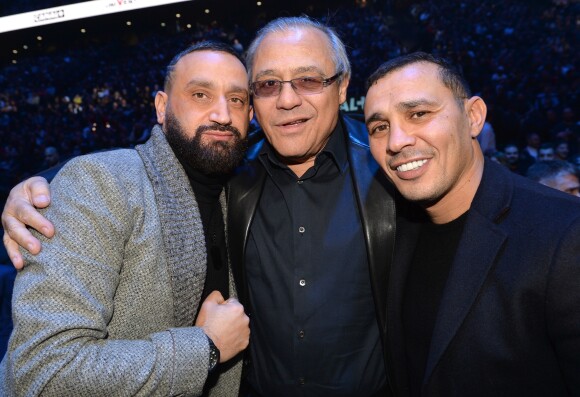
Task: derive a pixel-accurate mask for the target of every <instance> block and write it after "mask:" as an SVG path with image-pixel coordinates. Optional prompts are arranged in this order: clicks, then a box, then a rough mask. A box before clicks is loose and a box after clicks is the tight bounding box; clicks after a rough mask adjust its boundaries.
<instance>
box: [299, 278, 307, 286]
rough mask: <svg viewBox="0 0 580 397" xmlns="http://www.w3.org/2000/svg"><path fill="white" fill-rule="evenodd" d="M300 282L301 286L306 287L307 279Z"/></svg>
mask: <svg viewBox="0 0 580 397" xmlns="http://www.w3.org/2000/svg"><path fill="white" fill-rule="evenodd" d="M299 284H300V286H301V287H304V286H305V285H306V280H304V279H302V280H300V282H299Z"/></svg>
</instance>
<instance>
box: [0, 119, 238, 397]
mask: <svg viewBox="0 0 580 397" xmlns="http://www.w3.org/2000/svg"><path fill="white" fill-rule="evenodd" d="M51 189H52V195H53V199H52V205H51V206H50V208H49V209H48V210H47V211H46V212H45V214H46V216H47V217H48V218H49V219H50V220H51V221H52V222H53V223H54V224H55V227H56V230H57V234H56V236H55V237H54V238H53V239H51V240H47V239H42V238H41V241H42V244H43V249H42V252H41V253H40V254H39V255H38V256H31V255H27V257H26V260H27V266H26V267H25V269H24V270H23V271H21V272H20V273H19V274H18V276H17V278H16V283H15V286H14V295H13V302H12V303H13V320H14V331H13V333H12V336H11V338H10V342H9V347H8V353H7V354H6V356H5V358H4V360H3V361H2V364H1V365H0V384H1V385H2V386H0V389H1V391H2V393H3V394H2V395H22V396H34V395H40V394H42V395H45V396H91V397H93V396H107V397H111V396H174V395H184V396H197V395H201V394H202V393H203V388H204V384H205V382H206V378H207V367H208V362H209V357H208V355H209V346H208V341H207V338H206V336H205V334H204V333H203V331H202V330H201V329H200V328H198V327H194V326H192V325H193V324H194V321H195V316H196V313H197V309H198V307H199V303H200V295H201V293H202V290H203V286H204V281H205V274H206V250H205V240H204V234H203V229H202V223H201V218H200V215H199V209H198V206H197V203H196V201H195V197H194V195H193V191H192V189H191V186H190V184H189V181H188V178H187V176H186V174H185V172H184V170H183V168H182V167H181V165H180V164H179V162H178V161H177V159H176V157H175V155H174V154H173V152H172V150H171V149H170V147H169V145H168V144H167V141H166V140H165V136H164V134H163V132H162V131H161V128H160V127H159V126H156V127H155V128H154V129H153V132H152V136H151V138H150V139H149V141H148V142H147V143H145V144H144V145H140V146H138V147H137V148H136V150H131V149H122V150H115V151H110V152H103V153H98V154H91V155H88V156H82V157H79V158H77V159H74V160H72V161H70V162H69V163H68V164H67V165H66V166H65V167H64V168H63V169H62V170H61V171H60V173H59V174H58V175H57V176H56V178H55V179H54V181H53V182H52V185H51ZM221 199H222V206H224V208H223V210H224V211H223V212H224V214H225V213H226V211H225V200H224V195H223V194H222V197H221ZM231 280H232V278H231V277H230V290H231V295H232V296H235V292H234V287H233V283H232V282H231ZM218 368H219V367H218ZM222 370H223V372H222V373H221V374H220V375H219V379H218V381H217V383H216V384H215V385H213V387H211V388H209V387H208V388H209V389H211V390H210V391H209V394H210V395H217V396H237V392H238V388H239V381H240V373H241V363H239V362H238V363H237V364H235V365H228V366H227V368H222Z"/></svg>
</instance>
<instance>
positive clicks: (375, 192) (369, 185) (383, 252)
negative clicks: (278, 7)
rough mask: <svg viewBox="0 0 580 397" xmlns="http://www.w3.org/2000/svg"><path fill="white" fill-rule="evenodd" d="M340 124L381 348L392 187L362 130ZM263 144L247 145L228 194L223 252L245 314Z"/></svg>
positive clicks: (350, 123) (349, 120)
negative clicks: (245, 157) (247, 258)
mask: <svg viewBox="0 0 580 397" xmlns="http://www.w3.org/2000/svg"><path fill="white" fill-rule="evenodd" d="M341 119H342V121H343V122H344V127H345V128H344V130H345V132H346V134H345V135H347V136H345V139H346V141H347V152H348V161H349V164H350V167H351V172H352V179H353V181H352V182H353V185H354V192H355V195H356V200H357V204H358V208H359V213H360V217H361V219H362V226H363V231H364V238H365V243H366V249H367V254H368V262H369V273H370V277H371V285H372V289H373V297H374V301H375V308H376V311H377V319H378V323H379V326H380V334H381V339H382V343H383V346H386V344H385V341H386V323H387V318H386V316H387V311H386V308H387V302H386V299H387V284H388V277H389V272H390V268H391V261H392V255H393V248H394V243H395V201H394V198H393V197H394V194H395V193H394V187H393V186H392V185H391V184H390V183H389V181H388V180H387V179H386V177H385V176H384V174H383V173H382V172H381V170H380V168H379V166H378V164H377V163H376V161H375V160H374V159H373V157H372V156H371V153H370V150H369V144H368V134H367V130H366V127H365V125H364V124H363V123H361V122H360V121H356V120H354V119H352V118H350V117H347V116H344V115H341ZM263 144H264V139H260V140H259V141H258V142H256V143H255V144H254V145H252V147H251V148H250V150H249V151H248V158H249V161H248V162H247V163H246V164H245V165H243V166H242V167H240V168H239V169H238V170H237V172H236V175H235V176H234V177H232V179H231V180H230V182H229V186H228V191H227V195H228V196H227V202H228V215H227V216H228V243H229V247H228V248H229V250H230V259H231V263H232V270H233V273H234V278H235V280H236V285H237V288H238V296H239V299H240V302H242V303H243V304H244V306H245V307H246V310H247V312H248V313H249V314H250V315H251V308H250V307H249V306H248V304H249V302H248V291H247V281H246V276H245V272H244V256H245V250H246V243H247V238H248V234H249V230H250V225H251V223H252V220H253V218H254V214H255V212H256V207H257V204H258V201H259V199H260V196H261V194H262V189H263V186H264V181H265V180H266V175H267V173H266V171H265V169H264V167H263V166H262V165H261V164H260V162H259V160H257V158H256V157H257V154H258V153H259V151H260V148H261V147H262V145H263ZM383 351H385V349H383ZM385 365H387V361H386V352H385Z"/></svg>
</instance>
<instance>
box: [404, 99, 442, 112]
mask: <svg viewBox="0 0 580 397" xmlns="http://www.w3.org/2000/svg"><path fill="white" fill-rule="evenodd" d="M425 105H426V106H437V102H434V101H430V100H429V99H425V98H419V99H413V100H410V101H404V102H399V103H398V104H397V105H396V106H395V107H396V108H397V110H399V111H405V110H409V109H413V108H416V107H418V106H425Z"/></svg>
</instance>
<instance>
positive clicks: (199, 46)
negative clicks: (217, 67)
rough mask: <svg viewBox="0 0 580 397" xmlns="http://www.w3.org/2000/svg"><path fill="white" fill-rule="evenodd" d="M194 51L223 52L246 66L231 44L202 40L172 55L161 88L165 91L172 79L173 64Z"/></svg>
mask: <svg viewBox="0 0 580 397" xmlns="http://www.w3.org/2000/svg"><path fill="white" fill-rule="evenodd" d="M196 51H216V52H225V53H226V54H230V55H233V56H234V57H236V58H237V59H238V60H239V61H240V62H241V63H242V65H244V67H245V66H246V63H245V62H244V59H243V58H242V57H241V56H240V54H239V53H238V52H237V51H236V50H235V49H234V48H233V47H232V46H231V45H229V44H226V43H223V42H221V41H214V40H203V41H200V42H198V43H195V44H192V45H190V46H189V47H187V48H186V49H184V50H183V51H181V52H179V53H178V54H177V55H175V56H174V57H173V59H172V60H171V62H169V64H168V65H167V68H166V70H165V82H164V85H163V89H164V90H165V91H167V90H168V89H169V87H170V86H171V82H172V80H173V71H174V70H175V65H177V62H179V60H180V59H181V58H183V57H184V56H186V55H188V54H191V53H192V52H196Z"/></svg>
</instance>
